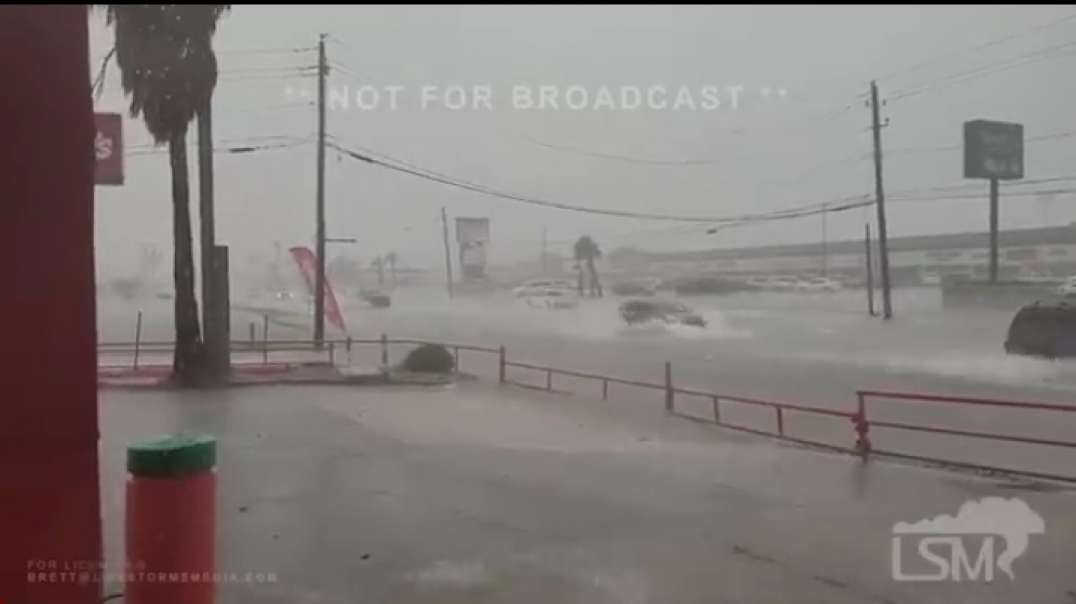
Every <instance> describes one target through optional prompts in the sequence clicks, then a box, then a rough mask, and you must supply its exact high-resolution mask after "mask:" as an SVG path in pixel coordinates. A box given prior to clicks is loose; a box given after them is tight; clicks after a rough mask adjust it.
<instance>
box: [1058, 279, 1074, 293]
mask: <svg viewBox="0 0 1076 604" xmlns="http://www.w3.org/2000/svg"><path fill="white" fill-rule="evenodd" d="M1057 294H1058V295H1059V296H1064V297H1065V298H1076V276H1074V277H1069V278H1068V279H1065V280H1064V281H1063V282H1062V283H1061V285H1060V286H1058V288H1057Z"/></svg>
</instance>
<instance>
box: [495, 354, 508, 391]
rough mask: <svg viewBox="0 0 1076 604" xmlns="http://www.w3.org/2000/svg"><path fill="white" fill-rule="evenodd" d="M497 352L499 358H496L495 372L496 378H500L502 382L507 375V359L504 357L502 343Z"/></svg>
mask: <svg viewBox="0 0 1076 604" xmlns="http://www.w3.org/2000/svg"><path fill="white" fill-rule="evenodd" d="M498 352H499V360H498V371H497V373H498V378H499V380H500V383H502V384H503V383H504V382H505V381H506V380H505V378H507V377H508V375H507V374H508V359H507V358H506V355H505V352H504V345H503V344H502V345H501V348H500V350H499V351H498Z"/></svg>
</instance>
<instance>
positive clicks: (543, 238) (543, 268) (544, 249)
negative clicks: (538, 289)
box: [542, 227, 549, 277]
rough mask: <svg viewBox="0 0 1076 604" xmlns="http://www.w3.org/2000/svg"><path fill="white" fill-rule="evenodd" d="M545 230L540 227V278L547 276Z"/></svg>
mask: <svg viewBox="0 0 1076 604" xmlns="http://www.w3.org/2000/svg"><path fill="white" fill-rule="evenodd" d="M546 253H547V252H546V228H545V227H542V276H543V277H545V276H548V274H549V263H548V260H547V257H546Z"/></svg>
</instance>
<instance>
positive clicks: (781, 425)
mask: <svg viewBox="0 0 1076 604" xmlns="http://www.w3.org/2000/svg"><path fill="white" fill-rule="evenodd" d="M774 409H776V410H777V435H778V436H784V435H785V416H784V415H783V414H782V413H781V408H780V407H774Z"/></svg>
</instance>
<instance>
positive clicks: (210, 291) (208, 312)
mask: <svg viewBox="0 0 1076 604" xmlns="http://www.w3.org/2000/svg"><path fill="white" fill-rule="evenodd" d="M211 112H212V102H211V101H210V100H208V99H207V100H206V102H205V104H204V105H203V106H202V107H200V108H199V110H198V230H199V235H200V245H199V247H200V249H201V252H202V254H201V256H202V258H201V262H202V330H203V335H202V343H203V347H204V353H205V358H204V360H205V362H206V366H207V368H212V370H213V372H214V373H223V372H224V371H225V370H226V369H227V367H226V365H227V363H228V358H227V353H226V352H225V350H226V348H225V347H226V344H225V343H224V342H222V341H221V340H222V336H223V333H222V330H221V327H222V321H221V319H222V317H219V316H217V315H218V314H219V311H220V306H219V301H218V300H217V295H218V293H217V292H216V290H215V289H214V288H213V279H214V274H213V272H214V271H213V265H214V262H213V257H214V251H215V247H216V235H215V232H216V229H215V228H214V221H213V214H214V211H213V121H212V113H211Z"/></svg>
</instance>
